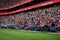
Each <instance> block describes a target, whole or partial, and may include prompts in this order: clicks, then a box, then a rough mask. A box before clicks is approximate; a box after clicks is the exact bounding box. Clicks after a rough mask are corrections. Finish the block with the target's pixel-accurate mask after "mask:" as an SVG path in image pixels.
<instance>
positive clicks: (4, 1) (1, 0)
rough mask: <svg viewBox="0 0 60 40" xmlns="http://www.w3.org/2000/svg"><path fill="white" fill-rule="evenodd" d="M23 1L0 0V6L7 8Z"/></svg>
mask: <svg viewBox="0 0 60 40" xmlns="http://www.w3.org/2000/svg"><path fill="white" fill-rule="evenodd" d="M24 1H26V0H0V8H7V7H10V6H13V5H15V4H17V3H21V2H24Z"/></svg>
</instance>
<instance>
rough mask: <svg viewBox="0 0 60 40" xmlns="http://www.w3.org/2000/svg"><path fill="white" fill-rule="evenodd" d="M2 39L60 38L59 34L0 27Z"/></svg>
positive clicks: (54, 39)
mask: <svg viewBox="0 0 60 40" xmlns="http://www.w3.org/2000/svg"><path fill="white" fill-rule="evenodd" d="M0 40H60V35H59V34H51V33H47V32H31V31H22V30H9V29H0Z"/></svg>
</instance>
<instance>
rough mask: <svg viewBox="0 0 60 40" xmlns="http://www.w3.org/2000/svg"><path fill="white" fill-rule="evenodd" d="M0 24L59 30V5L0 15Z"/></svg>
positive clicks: (31, 28) (22, 27)
mask: <svg viewBox="0 0 60 40" xmlns="http://www.w3.org/2000/svg"><path fill="white" fill-rule="evenodd" d="M0 24H4V25H7V24H15V25H16V27H18V28H19V29H24V30H32V31H51V32H55V31H60V6H54V7H49V8H44V9H38V10H34V11H29V12H21V13H17V14H14V15H8V16H0Z"/></svg>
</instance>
